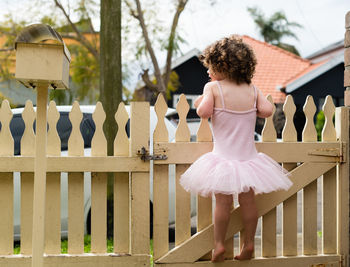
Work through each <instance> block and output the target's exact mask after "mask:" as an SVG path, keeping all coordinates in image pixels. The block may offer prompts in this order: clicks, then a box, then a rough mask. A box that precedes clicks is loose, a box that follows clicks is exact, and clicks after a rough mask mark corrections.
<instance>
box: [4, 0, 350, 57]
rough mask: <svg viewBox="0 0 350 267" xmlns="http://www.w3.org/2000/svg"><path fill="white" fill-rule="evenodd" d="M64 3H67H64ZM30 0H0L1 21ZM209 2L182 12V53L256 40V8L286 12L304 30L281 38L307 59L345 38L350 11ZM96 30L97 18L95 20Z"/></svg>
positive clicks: (343, 6)
mask: <svg viewBox="0 0 350 267" xmlns="http://www.w3.org/2000/svg"><path fill="white" fill-rule="evenodd" d="M64 1H67V0H63V2H64ZM170 1H171V0H159V1H158V2H159V5H160V8H165V9H166V8H167V7H168V5H169V2H170ZM30 2H31V1H29V0H0V21H1V20H2V18H3V16H4V14H6V13H9V12H12V13H13V14H15V16H18V17H20V16H22V15H23V14H21V10H22V9H23V7H24V6H26V5H27V4H28V3H30ZM208 2H209V1H208V0H190V1H189V3H188V5H187V6H186V9H185V11H184V12H183V13H182V15H181V17H180V22H179V29H180V31H181V33H182V36H184V37H185V39H186V41H187V44H186V45H183V46H182V48H181V49H182V53H186V52H187V51H189V50H191V49H192V48H198V49H200V50H202V49H204V48H205V47H206V46H207V45H209V44H210V43H212V42H214V41H215V40H217V39H219V38H222V37H224V36H227V35H230V34H233V33H235V34H245V35H249V36H250V37H253V38H255V39H258V40H263V39H262V37H261V36H260V35H259V33H258V30H257V28H256V26H255V25H254V22H253V19H252V18H251V17H250V15H249V13H248V12H247V7H253V6H258V7H259V8H260V9H261V10H262V11H263V13H264V14H265V15H266V16H267V17H269V16H271V15H272V14H273V13H274V12H276V11H283V12H285V14H286V16H287V18H288V19H289V20H290V21H293V22H297V23H299V24H301V25H302V26H303V28H301V29H299V28H294V32H295V33H296V35H297V37H298V39H299V40H295V39H288V38H286V39H284V40H283V41H284V42H286V43H290V44H293V45H294V46H295V47H296V48H297V49H298V50H299V52H300V54H301V56H302V57H306V56H308V55H310V54H312V53H314V52H316V51H318V50H320V49H322V48H323V47H326V46H327V45H329V44H332V43H334V42H337V41H340V40H342V39H343V38H344V33H345V29H344V24H345V14H346V13H347V12H348V11H350V0H307V1H306V0H304V1H303V0H288V1H281V0H245V1H242V0H240V1H239V0H216V2H217V3H216V5H213V6H211V5H209V4H208ZM158 14H159V16H163V19H164V21H169V25H170V19H171V17H172V16H171V13H169V12H159V13H158ZM94 23H95V26H96V27H97V28H98V27H99V19H98V18H96V19H95V20H94Z"/></svg>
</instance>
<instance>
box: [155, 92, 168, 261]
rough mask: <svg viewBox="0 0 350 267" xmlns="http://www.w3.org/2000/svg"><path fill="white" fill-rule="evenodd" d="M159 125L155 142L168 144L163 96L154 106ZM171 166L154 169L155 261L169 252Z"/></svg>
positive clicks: (156, 166) (165, 106)
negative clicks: (169, 172)
mask: <svg viewBox="0 0 350 267" xmlns="http://www.w3.org/2000/svg"><path fill="white" fill-rule="evenodd" d="M154 109H155V112H156V114H157V118H158V120H157V125H156V128H155V130H154V133H153V142H168V140H169V134H168V130H167V128H166V125H165V122H164V117H165V114H166V111H167V109H168V106H167V104H166V102H165V100H164V97H163V95H162V94H159V95H158V98H157V102H156V104H155V106H154ZM168 171H169V166H168V165H154V167H153V218H152V219H153V259H154V260H157V259H159V258H160V257H161V256H163V255H164V254H166V253H167V252H168V251H169V234H168V233H169V174H168Z"/></svg>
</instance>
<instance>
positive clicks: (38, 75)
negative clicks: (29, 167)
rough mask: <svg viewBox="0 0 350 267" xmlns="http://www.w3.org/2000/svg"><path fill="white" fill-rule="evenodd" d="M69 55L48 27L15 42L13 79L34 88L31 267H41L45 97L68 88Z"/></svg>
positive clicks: (27, 31) (26, 31)
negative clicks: (49, 93) (14, 77)
mask: <svg viewBox="0 0 350 267" xmlns="http://www.w3.org/2000/svg"><path fill="white" fill-rule="evenodd" d="M69 63H70V54H69V51H68V49H67V48H66V46H65V44H64V42H63V40H62V38H61V36H60V35H59V34H58V33H57V32H56V31H55V30H54V29H52V28H51V27H50V26H48V25H44V24H33V25H30V26H28V27H26V28H25V29H24V30H23V31H22V32H21V33H20V34H19V35H18V36H17V39H16V79H17V80H18V81H20V82H21V83H22V84H24V85H25V86H26V87H31V88H35V89H37V109H36V137H35V166H34V200H33V233H32V267H42V266H43V264H44V257H43V255H44V242H45V239H44V233H45V232H44V231H45V229H44V228H45V194H46V170H47V169H46V145H47V96H48V89H49V88H52V89H68V82H69Z"/></svg>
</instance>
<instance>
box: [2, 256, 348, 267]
mask: <svg viewBox="0 0 350 267" xmlns="http://www.w3.org/2000/svg"><path fill="white" fill-rule="evenodd" d="M30 260H31V258H30V257H16V256H9V257H1V258H0V264H1V265H3V266H7V267H28V266H30ZM149 261H150V260H149V256H147V255H136V256H118V255H115V254H107V255H101V256H100V255H99V256H90V255H84V256H79V257H76V256H70V255H60V256H51V255H50V256H45V257H44V263H45V266H47V267H56V266H60V267H125V266H130V267H139V266H145V267H147V266H150V265H149ZM340 261H341V256H339V255H318V256H298V257H277V258H258V259H252V260H249V261H237V260H233V261H225V262H223V263H220V265H219V264H217V263H216V264H214V263H211V262H208V261H204V262H196V263H168V264H155V266H162V267H193V266H199V267H205V266H213V267H214V266H223V267H230V266H237V267H238V266H242V267H245V266H253V267H254V266H256V267H270V266H271V267H280V266H286V267H294V266H298V267H299V266H300V267H310V266H313V267H316V266H320V265H321V264H324V266H327V267H331V266H332V265H331V264H332V263H333V266H338V265H339V262H340ZM337 264H338V265H337ZM321 266H322V265H321Z"/></svg>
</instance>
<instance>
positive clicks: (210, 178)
mask: <svg viewBox="0 0 350 267" xmlns="http://www.w3.org/2000/svg"><path fill="white" fill-rule="evenodd" d="M288 175H289V173H288V172H287V171H286V170H285V169H283V168H282V167H281V166H280V165H279V164H278V163H277V162H276V161H274V160H273V159H271V158H270V157H269V156H267V155H266V154H264V153H257V155H256V157H255V158H253V159H251V160H244V161H240V160H229V159H225V158H224V157H222V156H220V155H218V154H215V153H214V152H209V153H206V154H204V155H202V156H201V157H200V158H199V159H197V160H196V161H195V162H194V163H193V164H192V165H191V166H190V167H189V168H188V169H187V170H186V172H185V173H184V174H183V175H181V179H180V184H181V185H182V187H183V188H184V189H185V190H186V191H189V192H192V193H195V194H199V195H201V196H210V195H212V194H213V193H214V194H215V193H221V194H227V195H231V194H232V195H233V194H239V193H242V192H248V191H249V190H250V188H252V189H253V190H254V192H255V194H261V193H269V192H272V191H277V190H288V189H289V188H290V187H291V186H292V182H291V181H290V180H289V178H288Z"/></svg>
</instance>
